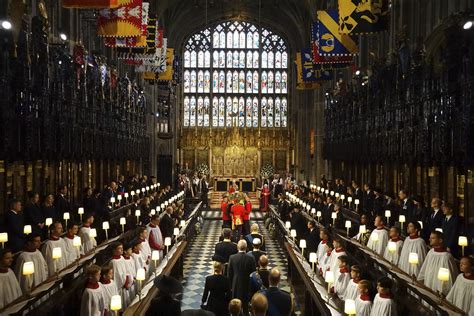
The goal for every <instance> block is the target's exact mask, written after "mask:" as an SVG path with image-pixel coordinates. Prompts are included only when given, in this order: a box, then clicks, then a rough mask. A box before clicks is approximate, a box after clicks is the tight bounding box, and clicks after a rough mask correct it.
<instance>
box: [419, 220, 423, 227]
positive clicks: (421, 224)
mask: <svg viewBox="0 0 474 316" xmlns="http://www.w3.org/2000/svg"><path fill="white" fill-rule="evenodd" d="M418 224H420V227H421V229H423V222H422V221H418Z"/></svg>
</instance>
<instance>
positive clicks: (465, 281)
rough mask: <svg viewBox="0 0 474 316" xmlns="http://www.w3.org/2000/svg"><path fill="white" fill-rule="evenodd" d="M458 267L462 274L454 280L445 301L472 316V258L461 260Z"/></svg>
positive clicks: (473, 302) (473, 276) (473, 269)
mask: <svg viewBox="0 0 474 316" xmlns="http://www.w3.org/2000/svg"><path fill="white" fill-rule="evenodd" d="M459 267H460V270H461V272H462V273H461V274H459V275H458V277H457V278H456V282H454V285H453V287H452V288H451V290H450V291H449V293H448V296H446V299H447V300H448V301H450V302H451V303H453V305H456V306H457V307H459V308H460V309H462V310H463V311H465V312H466V314H468V315H469V316H474V258H473V257H463V258H461V262H460V264H459Z"/></svg>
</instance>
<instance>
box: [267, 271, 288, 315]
mask: <svg viewBox="0 0 474 316" xmlns="http://www.w3.org/2000/svg"><path fill="white" fill-rule="evenodd" d="M280 278H281V273H280V270H278V268H273V269H272V270H271V271H270V276H269V277H268V281H269V284H270V286H269V287H268V289H265V290H263V291H262V292H261V293H262V294H263V295H265V297H266V298H267V300H268V313H267V315H268V316H280V315H290V313H291V311H292V309H293V302H292V299H291V295H290V294H289V293H287V292H285V291H282V290H280V289H279V288H278V284H279V283H280Z"/></svg>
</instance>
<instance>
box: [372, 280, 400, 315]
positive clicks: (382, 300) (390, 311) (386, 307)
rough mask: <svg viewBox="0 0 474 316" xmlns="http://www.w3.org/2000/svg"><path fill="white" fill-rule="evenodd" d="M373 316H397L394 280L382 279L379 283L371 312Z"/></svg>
mask: <svg viewBox="0 0 474 316" xmlns="http://www.w3.org/2000/svg"><path fill="white" fill-rule="evenodd" d="M370 315H371V316H381V315H384V316H397V307H396V305H395V301H394V300H393V298H392V280H390V279H389V278H388V277H381V278H380V279H379V280H378V281H377V295H375V298H374V304H373V305H372V310H371V312H370Z"/></svg>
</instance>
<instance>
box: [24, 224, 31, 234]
mask: <svg viewBox="0 0 474 316" xmlns="http://www.w3.org/2000/svg"><path fill="white" fill-rule="evenodd" d="M23 233H24V234H25V235H28V234H31V225H25V226H24V227H23Z"/></svg>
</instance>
